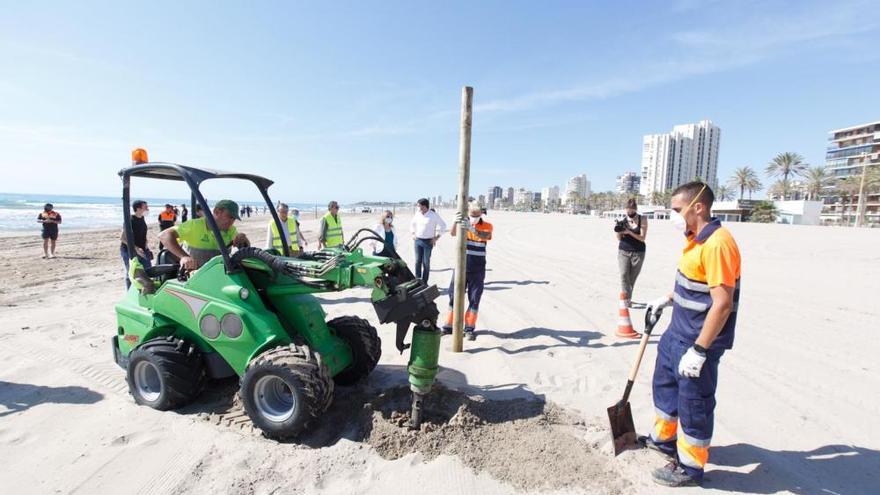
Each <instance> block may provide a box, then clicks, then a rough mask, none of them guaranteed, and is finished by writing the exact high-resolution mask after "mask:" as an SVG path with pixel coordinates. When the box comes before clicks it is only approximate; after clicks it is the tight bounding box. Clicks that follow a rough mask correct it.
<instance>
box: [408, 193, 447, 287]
mask: <svg viewBox="0 0 880 495" xmlns="http://www.w3.org/2000/svg"><path fill="white" fill-rule="evenodd" d="M416 204H417V205H418V211H417V212H416V214H415V215H413V219H412V221H411V222H410V224H409V231H410V234H412V238H413V241H414V243H415V248H416V278H421V279H422V281H423V282H425V283H426V284H427V283H428V277H430V275H431V253H432V251H433V250H434V246H436V245H437V240H438V239H440V236H441V235H443V233H444V232H446V222H444V221H443V219H442V218H440V215H438V214H437V212H435V211H434V210H432V209H431V208H430V206H431V205H430V204H429V203H428V200H427V198H422V199H420V200H418V201H417V202H416Z"/></svg>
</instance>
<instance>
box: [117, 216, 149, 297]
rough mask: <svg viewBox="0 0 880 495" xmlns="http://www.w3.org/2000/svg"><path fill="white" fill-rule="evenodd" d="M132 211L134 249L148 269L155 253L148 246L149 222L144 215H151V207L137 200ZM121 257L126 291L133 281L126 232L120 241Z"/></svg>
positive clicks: (142, 264) (139, 259) (123, 232)
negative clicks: (129, 273) (130, 275)
mask: <svg viewBox="0 0 880 495" xmlns="http://www.w3.org/2000/svg"><path fill="white" fill-rule="evenodd" d="M131 209H132V211H133V212H134V213H132V215H131V218H130V220H129V221H130V222H131V231H132V234H134V249H135V251H136V252H137V258H138V261H139V262H140V263H141V266H143V267H144V269H147V268H150V267H151V266H152V259H153V253H152V252H151V251H150V248H149V247H148V246H147V221H146V220H145V219H144V215H146V214H147V213H149V211H150V207H149V205H147V202H146V201H143V200H137V201H135V202H134V203H132V204H131ZM119 255H120V256H122V262H123V263H124V264H125V289H126V290H128V288H129V287H131V280H130V279H129V276H128V267H129V265H128V261H129V258H130V257H131V256H129V252H128V239H126V238H125V231H124V230H123V231H122V237H121V239H120V245H119Z"/></svg>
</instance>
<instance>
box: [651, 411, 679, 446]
mask: <svg viewBox="0 0 880 495" xmlns="http://www.w3.org/2000/svg"><path fill="white" fill-rule="evenodd" d="M677 434H678V422H676V421H666V420H665V419H663V418H660V417H658V418H657V419H655V420H654V429H653V430H652V431H651V439H652V440H654V441H655V442H659V443H662V442H669V441H672V440H673V439H674V438H675V437H676V435H677Z"/></svg>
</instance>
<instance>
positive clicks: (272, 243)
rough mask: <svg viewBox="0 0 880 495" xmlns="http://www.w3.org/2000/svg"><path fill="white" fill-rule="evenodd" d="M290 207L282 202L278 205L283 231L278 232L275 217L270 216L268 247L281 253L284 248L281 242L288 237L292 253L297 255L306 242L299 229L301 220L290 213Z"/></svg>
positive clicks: (288, 244)
mask: <svg viewBox="0 0 880 495" xmlns="http://www.w3.org/2000/svg"><path fill="white" fill-rule="evenodd" d="M288 212H289V209H288V207H287V205H286V204H284V203H281V204H280V205H279V206H278V218H279V219H280V220H281V228H282V230H283V232H278V226H277V225H275V219H272V218H270V219H269V224H268V225H267V226H266V249H275V250H277V251H278V252H279V253H280V252H281V250H282V249H283V246H282V244H281V239H282V235H283V236H284V237H283V239H287V246H288V247H289V248H290V254H291V255H296V254H298V253H299V252H300V251H302V245H303V243H304V242H305V239H303V236H302V233H300V231H299V222H297V221H296V218H294V217H292V216H289V215H288Z"/></svg>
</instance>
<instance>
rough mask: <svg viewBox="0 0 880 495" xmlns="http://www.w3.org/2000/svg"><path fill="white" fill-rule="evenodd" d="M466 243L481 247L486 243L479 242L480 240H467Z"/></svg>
mask: <svg viewBox="0 0 880 495" xmlns="http://www.w3.org/2000/svg"><path fill="white" fill-rule="evenodd" d="M467 245H468V246H477V247H482V248H484V247H486V243H485V242H480V241H467Z"/></svg>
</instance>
